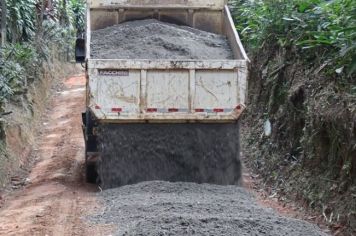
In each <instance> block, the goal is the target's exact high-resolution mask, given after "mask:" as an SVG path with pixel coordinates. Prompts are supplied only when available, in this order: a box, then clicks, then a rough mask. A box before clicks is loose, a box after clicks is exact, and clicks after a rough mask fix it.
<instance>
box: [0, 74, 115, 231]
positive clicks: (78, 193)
mask: <svg viewBox="0 0 356 236" xmlns="http://www.w3.org/2000/svg"><path fill="white" fill-rule="evenodd" d="M84 85H85V78H84V76H78V77H73V78H69V79H67V80H66V81H65V83H64V89H63V90H61V91H60V92H56V91H54V93H56V94H55V95H54V97H53V98H52V100H51V102H50V104H49V105H50V106H49V108H48V110H47V112H46V113H47V116H46V117H45V118H44V121H43V128H42V130H41V134H40V135H39V137H38V140H39V143H38V148H37V149H36V150H35V155H36V157H37V158H38V160H37V163H36V165H35V166H34V168H33V170H32V171H31V173H30V175H29V177H28V178H29V179H28V181H29V183H28V184H27V185H26V186H25V187H24V189H23V190H19V191H17V192H15V193H13V194H11V195H10V196H8V200H7V201H6V203H5V206H4V207H3V209H1V211H0V222H1V224H0V235H49V236H51V235H88V232H91V234H93V233H94V234H93V235H100V234H102V235H105V234H106V233H105V231H106V230H109V228H108V227H105V226H102V227H101V226H95V227H94V226H91V227H88V225H86V224H85V223H84V221H83V220H82V219H81V217H82V216H85V215H86V214H87V213H90V211H92V210H95V204H96V202H95V196H94V191H95V190H96V189H95V187H93V186H89V185H86V184H85V182H84V180H83V176H82V173H83V171H81V168H83V155H84V154H83V152H84V143H83V137H82V130H81V125H80V124H81V117H80V114H81V112H82V111H83V109H84V98H85V96H84V93H85V90H84Z"/></svg>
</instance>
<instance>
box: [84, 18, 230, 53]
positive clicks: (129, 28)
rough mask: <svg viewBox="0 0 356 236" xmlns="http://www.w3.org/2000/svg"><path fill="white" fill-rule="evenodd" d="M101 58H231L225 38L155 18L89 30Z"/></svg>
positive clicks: (92, 42)
mask: <svg viewBox="0 0 356 236" xmlns="http://www.w3.org/2000/svg"><path fill="white" fill-rule="evenodd" d="M90 53H91V56H92V57H93V58H101V59H137V58H140V59H232V58H233V55H232V51H231V48H230V45H229V43H228V41H227V38H226V37H225V36H222V35H217V34H212V33H208V32H205V31H201V30H197V29H194V28H190V27H186V26H178V25H173V24H168V23H163V22H160V21H157V20H142V21H130V22H126V23H123V24H119V25H115V26H111V27H107V28H105V29H101V30H97V31H94V32H92V35H91V52H90Z"/></svg>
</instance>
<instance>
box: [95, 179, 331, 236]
mask: <svg viewBox="0 0 356 236" xmlns="http://www.w3.org/2000/svg"><path fill="white" fill-rule="evenodd" d="M98 195H99V198H100V199H102V204H103V205H104V211H103V212H102V213H101V214H98V215H94V216H91V217H89V220H90V221H92V222H94V223H98V224H110V225H114V226H116V232H115V233H114V235H118V236H119V235H248V236H250V235H291V236H294V235H300V236H302V235H303V236H304V235H308V236H314V235H315V236H316V235H326V234H324V233H323V232H321V231H320V229H319V228H318V227H316V226H314V225H312V224H309V223H307V222H304V221H300V220H295V219H290V218H285V217H281V216H278V215H277V214H276V213H274V212H273V211H272V210H270V209H265V208H262V207H261V206H258V205H257V204H256V201H255V199H254V198H253V197H252V196H251V194H249V193H248V192H247V191H246V190H244V189H243V188H240V187H236V186H218V185H211V184H201V185H200V184H194V183H169V182H158V181H154V182H143V183H140V184H136V185H128V186H124V187H120V188H116V189H111V190H107V191H104V192H101V193H99V194H98Z"/></svg>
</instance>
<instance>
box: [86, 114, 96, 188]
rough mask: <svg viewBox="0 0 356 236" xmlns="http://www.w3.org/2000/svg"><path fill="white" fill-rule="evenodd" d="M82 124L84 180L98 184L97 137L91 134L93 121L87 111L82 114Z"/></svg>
mask: <svg viewBox="0 0 356 236" xmlns="http://www.w3.org/2000/svg"><path fill="white" fill-rule="evenodd" d="M82 122H83V135H84V142H85V178H86V181H87V182H88V183H98V180H99V179H98V173H97V160H98V155H99V153H98V148H97V146H98V145H97V137H96V135H94V133H93V128H94V126H95V121H94V120H93V119H92V115H91V113H90V112H89V111H87V112H85V113H82Z"/></svg>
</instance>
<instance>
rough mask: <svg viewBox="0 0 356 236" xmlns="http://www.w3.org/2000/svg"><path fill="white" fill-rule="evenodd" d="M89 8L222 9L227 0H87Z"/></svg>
mask: <svg viewBox="0 0 356 236" xmlns="http://www.w3.org/2000/svg"><path fill="white" fill-rule="evenodd" d="M87 3H88V5H89V7H90V8H100V7H122V8H125V7H126V8H134V7H136V8H140V7H160V8H180V7H184V8H210V9H222V8H224V5H226V3H227V0H88V1H87Z"/></svg>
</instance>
